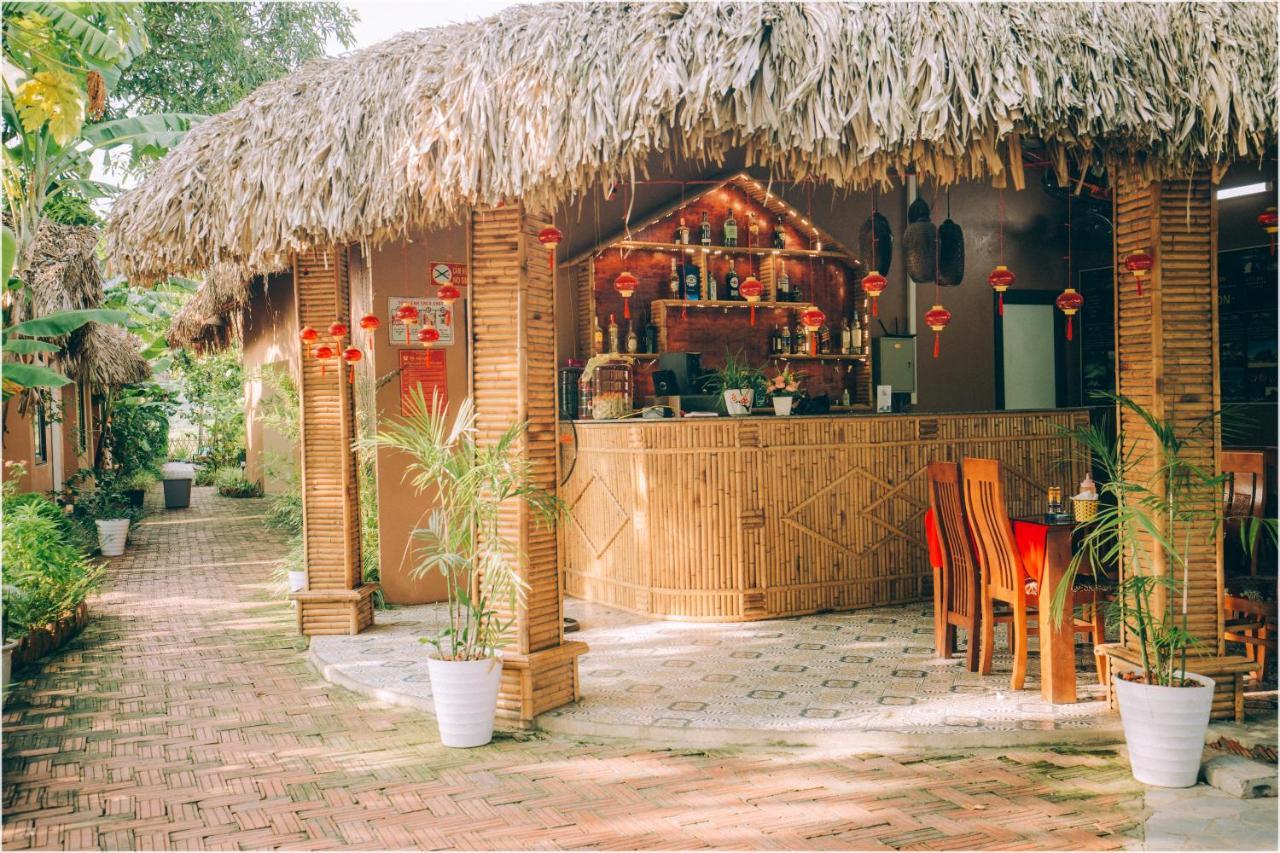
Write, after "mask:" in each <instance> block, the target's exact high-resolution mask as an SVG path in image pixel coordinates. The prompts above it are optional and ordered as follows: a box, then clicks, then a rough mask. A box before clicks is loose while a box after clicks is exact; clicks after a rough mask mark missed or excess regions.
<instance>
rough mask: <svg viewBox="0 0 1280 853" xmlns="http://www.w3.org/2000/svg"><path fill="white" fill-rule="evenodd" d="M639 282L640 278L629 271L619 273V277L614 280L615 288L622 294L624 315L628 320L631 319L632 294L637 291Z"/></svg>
mask: <svg viewBox="0 0 1280 853" xmlns="http://www.w3.org/2000/svg"><path fill="white" fill-rule="evenodd" d="M639 283H640V280H639V279H638V278H636V277H635V276H633V275H632V274H631V273H629V272H621V273H618V277H617V278H615V279H614V280H613V289H614V290H616V291H618V293H619V294H621V296H622V316H623V317H626V318H627V319H628V320H630V319H631V294H633V293H635V292H636V285H637V284H639Z"/></svg>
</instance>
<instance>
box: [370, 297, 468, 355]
mask: <svg viewBox="0 0 1280 853" xmlns="http://www.w3.org/2000/svg"><path fill="white" fill-rule="evenodd" d="M406 302H409V303H412V304H413V307H415V308H417V309H418V322H417V323H415V324H414V325H413V326H409V325H408V324H406V323H397V322H396V321H395V319H394V318H395V316H396V309H397V308H399V307H400V306H401V305H403V304H405V303H406ZM461 306H462V301H461V300H459V301H457V302H455V303H453V309H452V310H450V309H448V308H446V307H445V304H444V302H442V301H441V300H439V299H426V298H421V299H420V298H418V297H416V296H389V297H387V316H388V317H391V318H392V320H391V322H390V323H388V324H387V336H388V338H390V340H391V345H392V346H395V347H404V346H421V344H420V343H419V341H418V329H420V328H422V326H423V324H424V323H425V324H426V325H429V326H435V327H436V331H437V332H439V333H440V340H438V341H436V346H438V347H448V346H453V342H454V339H455V338H454V333H453V330H454V327H455V326H457V314H458V311H459V309H460V308H461Z"/></svg>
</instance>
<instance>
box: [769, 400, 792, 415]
mask: <svg viewBox="0 0 1280 853" xmlns="http://www.w3.org/2000/svg"><path fill="white" fill-rule="evenodd" d="M795 401H796V400H795V398H794V397H774V398H773V413H774V414H775V415H778V416H779V417H785V416H786V415H789V414H791V406H792V405H793V404H794V403H795Z"/></svg>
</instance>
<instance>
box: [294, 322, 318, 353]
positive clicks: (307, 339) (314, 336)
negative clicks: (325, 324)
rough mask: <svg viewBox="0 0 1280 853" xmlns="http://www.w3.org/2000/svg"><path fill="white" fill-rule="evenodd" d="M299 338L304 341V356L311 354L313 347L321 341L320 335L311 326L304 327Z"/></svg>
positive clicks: (299, 333)
mask: <svg viewBox="0 0 1280 853" xmlns="http://www.w3.org/2000/svg"><path fill="white" fill-rule="evenodd" d="M298 338H299V339H300V340H301V341H302V354H303V355H306V354H307V353H309V352H311V345H312V344H314V343H315V342H316V341H318V340H320V333H319V332H318V331H316V330H315V329H313V328H312V327H310V326H303V327H302V331H301V332H298Z"/></svg>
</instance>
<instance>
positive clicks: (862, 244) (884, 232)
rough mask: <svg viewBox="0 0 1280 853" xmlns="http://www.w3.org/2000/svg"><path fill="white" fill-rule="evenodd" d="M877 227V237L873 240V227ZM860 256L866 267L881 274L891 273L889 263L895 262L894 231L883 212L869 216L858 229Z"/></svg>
mask: <svg viewBox="0 0 1280 853" xmlns="http://www.w3.org/2000/svg"><path fill="white" fill-rule="evenodd" d="M873 222H874V223H875V224H874V228H875V239H874V240H872V233H871V229H872V227H873V225H872V223H873ZM858 257H859V258H861V260H862V265H863V267H864V268H865V269H869V270H875V271H876V272H878V273H880V274H881V275H885V276H887V275H888V274H889V265H890V264H891V263H892V262H893V232H892V231H890V230H889V220H887V219H885V218H884V214H882V213H874V214H872V215H871V216H868V217H867V221H866V222H863V223H862V227H861V228H860V229H858Z"/></svg>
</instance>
